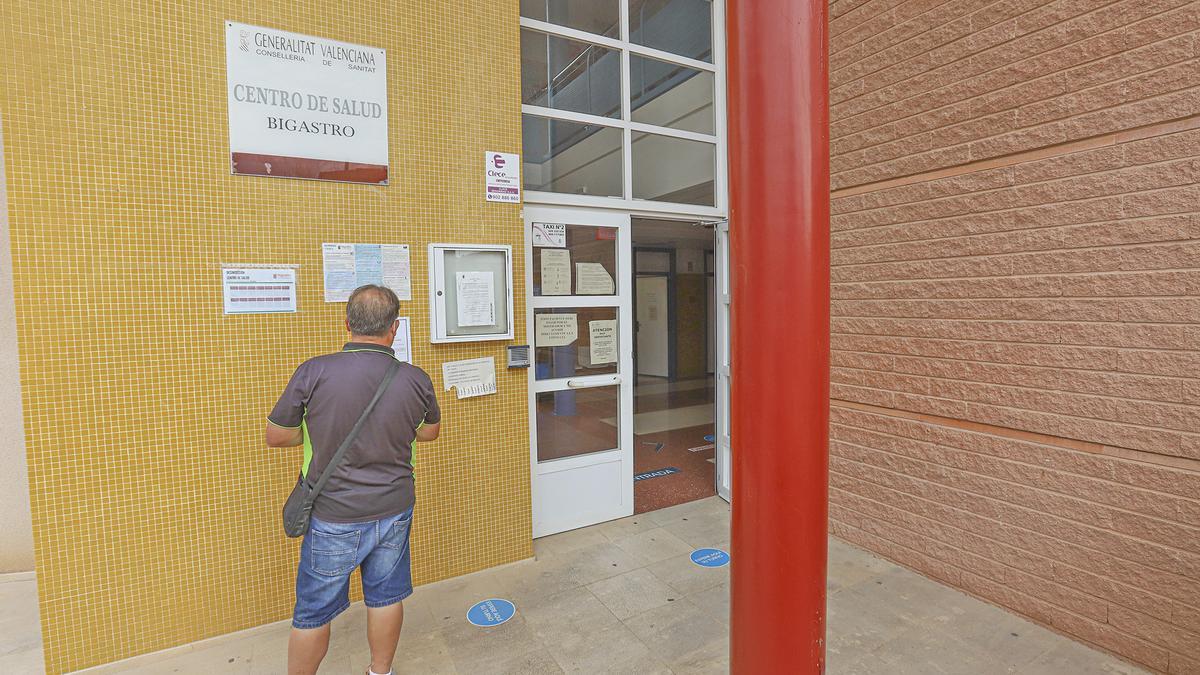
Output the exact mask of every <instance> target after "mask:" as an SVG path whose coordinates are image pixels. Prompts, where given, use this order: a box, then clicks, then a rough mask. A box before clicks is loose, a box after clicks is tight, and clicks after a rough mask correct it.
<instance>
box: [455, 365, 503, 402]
mask: <svg viewBox="0 0 1200 675" xmlns="http://www.w3.org/2000/svg"><path fill="white" fill-rule="evenodd" d="M442 382H443V386H444V387H445V388H446V390H447V391H448V390H450V389H451V388H453V389H454V390H455V391H456V392H457V394H458V397H459V398H471V397H473V396H484V395H487V394H494V393H496V360H495V359H494V358H492V357H490V356H488V357H484V358H482V359H469V360H467V361H447V362H446V363H443V364H442Z"/></svg>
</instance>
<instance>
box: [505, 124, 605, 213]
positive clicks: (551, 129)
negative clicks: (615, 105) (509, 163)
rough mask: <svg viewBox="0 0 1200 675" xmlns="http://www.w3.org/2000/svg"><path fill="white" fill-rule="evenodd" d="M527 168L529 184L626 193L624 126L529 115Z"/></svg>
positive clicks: (524, 130) (591, 192) (568, 191)
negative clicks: (623, 153)
mask: <svg viewBox="0 0 1200 675" xmlns="http://www.w3.org/2000/svg"><path fill="white" fill-rule="evenodd" d="M521 130H522V134H523V136H524V139H523V151H524V157H523V158H522V159H523V164H522V171H523V173H524V175H523V176H522V178H523V179H524V183H525V189H526V190H539V191H542V192H561V193H566V194H577V195H598V196H602V197H620V196H621V195H622V192H623V186H622V180H623V178H622V175H623V169H622V162H621V139H622V136H623V133H622V131H621V130H620V129H616V128H613V127H605V126H600V125H598V124H580V123H578V122H567V121H565V120H552V119H549V118H546V117H539V116H537V115H525V116H524V117H523V118H522V123H521Z"/></svg>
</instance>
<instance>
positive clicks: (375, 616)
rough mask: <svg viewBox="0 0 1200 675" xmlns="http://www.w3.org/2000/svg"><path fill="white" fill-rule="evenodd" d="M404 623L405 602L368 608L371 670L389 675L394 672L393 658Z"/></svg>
mask: <svg viewBox="0 0 1200 675" xmlns="http://www.w3.org/2000/svg"><path fill="white" fill-rule="evenodd" d="M403 625H404V603H403V602H397V603H396V604H394V605H388V606H387V607H368V608H367V644H369V645H371V672H373V673H379V675H387V673H390V672H392V659H394V658H395V657H396V646H397V645H398V644H399V643H400V627H401V626H403Z"/></svg>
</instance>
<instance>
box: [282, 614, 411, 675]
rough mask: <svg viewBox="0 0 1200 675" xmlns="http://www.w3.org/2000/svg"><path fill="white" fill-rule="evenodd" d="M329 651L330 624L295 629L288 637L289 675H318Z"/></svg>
mask: <svg viewBox="0 0 1200 675" xmlns="http://www.w3.org/2000/svg"><path fill="white" fill-rule="evenodd" d="M327 651H329V624H325V625H324V626H321V627H320V628H293V629H292V634H291V636H290V637H288V675H316V672H317V668H319V667H320V666H321V659H323V658H325V652H327ZM384 672H387V671H384Z"/></svg>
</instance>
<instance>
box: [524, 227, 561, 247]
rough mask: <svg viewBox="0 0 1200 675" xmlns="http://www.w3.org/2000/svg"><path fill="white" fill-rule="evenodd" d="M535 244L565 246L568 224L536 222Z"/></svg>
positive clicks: (539, 245)
mask: <svg viewBox="0 0 1200 675" xmlns="http://www.w3.org/2000/svg"><path fill="white" fill-rule="evenodd" d="M532 230H533V245H534V246H536V247H538V248H565V247H566V245H567V226H566V225H565V224H563V223H534V224H533V228H532Z"/></svg>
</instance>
